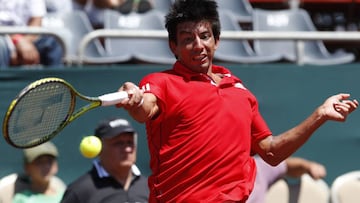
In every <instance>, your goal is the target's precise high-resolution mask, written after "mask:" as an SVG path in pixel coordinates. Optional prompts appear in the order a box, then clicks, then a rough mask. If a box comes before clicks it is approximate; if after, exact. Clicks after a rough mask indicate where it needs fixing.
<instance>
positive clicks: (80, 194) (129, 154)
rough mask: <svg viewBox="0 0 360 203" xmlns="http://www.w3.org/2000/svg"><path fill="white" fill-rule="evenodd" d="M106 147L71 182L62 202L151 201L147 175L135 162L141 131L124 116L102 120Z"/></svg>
mask: <svg viewBox="0 0 360 203" xmlns="http://www.w3.org/2000/svg"><path fill="white" fill-rule="evenodd" d="M95 135H96V136H98V137H99V138H100V139H101V142H102V149H101V152H100V154H99V156H98V159H96V160H94V162H93V163H94V164H93V167H92V169H91V170H90V171H88V172H87V173H86V174H84V175H82V176H81V177H80V178H78V179H77V180H75V181H74V182H73V183H71V184H70V185H69V186H68V188H67V190H66V191H65V194H64V196H63V199H62V201H61V202H62V203H74V202H76V203H100V202H104V203H105V202H106V203H112V202H114V203H115V202H116V203H119V202H148V195H149V189H148V186H147V178H146V177H144V176H142V175H141V174H140V171H139V169H138V168H137V167H136V166H135V161H136V142H137V134H136V132H135V130H134V129H133V127H132V126H131V125H130V123H129V122H128V121H127V120H125V119H121V118H113V119H108V120H104V121H102V122H100V124H99V126H98V127H97V128H96V130H95Z"/></svg>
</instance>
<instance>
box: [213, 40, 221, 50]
mask: <svg viewBox="0 0 360 203" xmlns="http://www.w3.org/2000/svg"><path fill="white" fill-rule="evenodd" d="M219 44H220V39H219V38H215V46H214V48H215V50H216V49H217V48H218V47H219Z"/></svg>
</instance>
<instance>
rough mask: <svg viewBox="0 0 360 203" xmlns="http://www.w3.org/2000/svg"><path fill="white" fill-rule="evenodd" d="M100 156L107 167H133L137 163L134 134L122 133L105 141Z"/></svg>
mask: <svg viewBox="0 0 360 203" xmlns="http://www.w3.org/2000/svg"><path fill="white" fill-rule="evenodd" d="M100 156H101V157H100V158H101V163H102V164H103V165H104V166H105V167H111V168H112V167H115V168H118V167H131V166H132V165H133V164H134V163H135V161H136V148H135V143H134V135H133V133H122V134H121V135H119V136H115V137H113V138H109V139H103V148H102V150H101V154H100Z"/></svg>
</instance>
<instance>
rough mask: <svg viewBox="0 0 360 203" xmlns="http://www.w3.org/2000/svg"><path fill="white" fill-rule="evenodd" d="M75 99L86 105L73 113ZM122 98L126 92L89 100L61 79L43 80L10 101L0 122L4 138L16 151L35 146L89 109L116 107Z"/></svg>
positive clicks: (51, 136) (126, 96) (126, 95)
mask: <svg viewBox="0 0 360 203" xmlns="http://www.w3.org/2000/svg"><path fill="white" fill-rule="evenodd" d="M78 98H79V99H82V100H84V101H85V102H86V104H85V105H83V106H82V107H80V108H78V109H77V110H76V111H75V107H76V104H77V103H78V101H77V99H78ZM125 98H128V94H127V93H126V92H115V93H109V94H105V95H102V96H99V97H88V96H84V95H82V94H80V93H79V92H77V91H76V90H75V89H74V87H73V86H71V85H70V84H69V83H68V82H66V81H65V80H63V79H60V78H54V77H51V78H43V79H40V80H37V81H35V82H33V83H31V84H29V85H28V86H26V87H25V88H24V89H23V90H22V91H21V92H20V93H19V95H17V97H16V98H15V99H14V100H13V101H12V102H11V104H10V106H9V108H8V110H7V112H6V114H5V118H4V120H3V128H2V130H3V136H4V138H5V140H6V141H7V142H8V143H9V144H10V145H12V146H14V147H17V148H29V147H33V146H37V145H39V144H42V143H44V142H46V141H49V140H50V139H52V138H53V137H54V136H55V135H57V134H58V133H59V132H60V131H61V130H62V129H63V128H65V126H67V125H68V124H69V123H71V122H72V121H74V120H75V119H76V118H78V117H79V116H81V115H83V114H84V113H86V112H88V111H89V110H91V109H94V108H96V107H99V106H110V105H115V104H117V103H119V102H120V101H122V100H123V99H125Z"/></svg>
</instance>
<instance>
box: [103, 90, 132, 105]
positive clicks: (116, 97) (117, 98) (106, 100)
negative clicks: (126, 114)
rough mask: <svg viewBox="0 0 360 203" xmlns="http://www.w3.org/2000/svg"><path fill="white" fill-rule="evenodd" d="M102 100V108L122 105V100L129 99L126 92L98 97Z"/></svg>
mask: <svg viewBox="0 0 360 203" xmlns="http://www.w3.org/2000/svg"><path fill="white" fill-rule="evenodd" d="M98 98H99V99H100V100H101V106H112V105H115V104H118V103H120V102H121V101H122V100H124V99H126V98H129V95H128V93H127V92H125V91H120V92H114V93H109V94H104V95H101V96H99V97H98Z"/></svg>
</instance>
